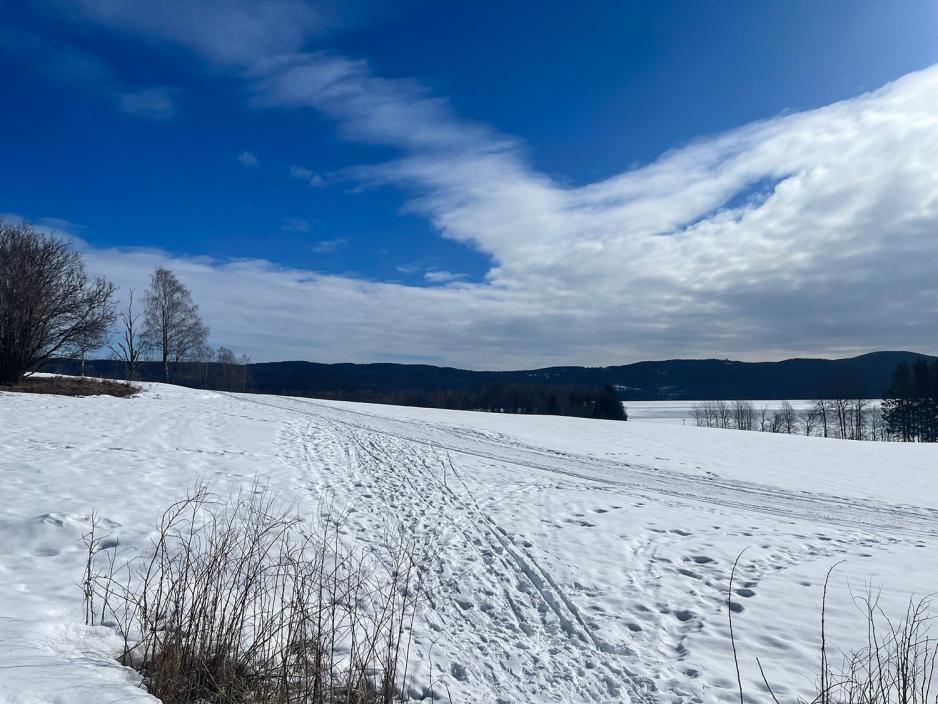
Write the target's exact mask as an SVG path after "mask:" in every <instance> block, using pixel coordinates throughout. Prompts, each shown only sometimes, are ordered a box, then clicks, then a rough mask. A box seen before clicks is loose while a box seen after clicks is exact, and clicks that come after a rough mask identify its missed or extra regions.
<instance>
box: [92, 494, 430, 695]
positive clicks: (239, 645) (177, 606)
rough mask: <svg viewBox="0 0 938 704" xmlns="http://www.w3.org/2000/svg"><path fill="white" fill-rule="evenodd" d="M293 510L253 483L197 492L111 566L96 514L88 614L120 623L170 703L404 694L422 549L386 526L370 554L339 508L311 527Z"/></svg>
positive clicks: (125, 657)
mask: <svg viewBox="0 0 938 704" xmlns="http://www.w3.org/2000/svg"><path fill="white" fill-rule="evenodd" d="M294 511H295V507H294V506H292V505H290V506H286V507H281V506H280V502H279V500H278V498H277V497H276V496H275V495H273V494H271V493H270V492H269V491H267V490H266V489H265V488H263V487H259V486H256V485H255V486H254V487H252V489H251V490H250V491H247V492H245V493H239V494H237V495H235V496H232V497H230V498H228V499H226V500H220V499H219V498H218V497H217V496H214V495H212V494H211V493H210V492H209V491H208V490H207V489H205V488H200V489H197V490H196V491H194V492H192V493H191V494H190V495H189V496H187V497H186V498H184V499H183V500H181V501H179V502H177V503H175V504H173V505H172V506H171V507H170V508H168V509H167V510H166V511H164V512H163V514H162V518H161V519H160V523H159V526H158V531H157V538H156V539H155V540H154V544H153V548H152V551H151V552H149V553H148V554H147V555H134V556H132V557H131V558H130V559H128V560H126V561H125V562H123V563H122V564H119V565H118V564H117V551H116V550H115V549H106V548H108V547H109V546H111V543H112V541H110V540H109V539H108V538H107V537H106V536H100V535H98V534H96V525H94V523H93V527H92V530H91V532H90V533H89V534H88V535H87V536H86V543H87V546H88V561H87V566H86V571H85V576H84V580H83V584H84V592H85V609H86V620H87V622H88V623H89V624H96V623H98V624H104V625H110V626H112V627H113V628H115V629H116V630H117V632H118V633H119V634H120V635H121V636H122V637H123V640H124V648H123V652H122V653H121V654H120V660H121V661H122V662H123V663H124V664H127V665H130V666H132V667H134V668H135V669H136V670H138V671H139V672H140V673H141V674H142V675H143V682H144V684H145V686H146V687H147V689H148V690H149V692H150V693H151V694H153V695H154V696H156V697H158V698H160V699H161V700H162V701H163V702H166V703H167V704H190V703H195V702H210V703H213V704H214V703H218V704H221V703H225V704H229V703H230V704H235V703H240V702H252V703H260V702H264V703H277V704H288V703H294V702H304V703H309V704H332V703H334V702H354V703H356V704H364V703H365V702H369V703H376V702H381V703H383V704H389V703H390V702H393V701H398V700H403V695H402V694H400V693H401V692H403V691H406V686H405V684H406V679H407V662H406V653H407V651H408V649H409V638H410V636H409V633H410V626H411V624H412V621H413V618H414V614H415V612H416V609H417V607H418V604H419V601H420V598H421V594H422V582H421V578H422V575H423V574H424V571H423V568H424V566H423V565H422V564H421V561H420V560H419V559H418V557H419V555H418V550H417V546H416V545H415V544H414V543H413V542H412V541H410V540H408V539H406V538H405V537H404V536H403V535H401V534H397V535H396V536H390V537H391V540H392V541H393V542H392V543H391V547H390V549H389V550H388V552H387V553H386V554H385V555H384V556H383V557H382V558H380V559H379V558H378V556H376V555H372V554H365V553H363V552H361V551H356V550H353V549H349V548H346V547H344V546H343V544H342V542H341V540H340V533H341V529H342V525H343V522H344V517H343V516H341V515H335V514H334V513H331V512H329V511H320V515H319V518H318V520H317V521H314V523H315V524H316V525H315V526H310V525H308V524H307V523H308V522H307V521H304V520H302V519H301V518H300V517H299V516H297V515H295V513H294ZM385 544H387V543H385Z"/></svg>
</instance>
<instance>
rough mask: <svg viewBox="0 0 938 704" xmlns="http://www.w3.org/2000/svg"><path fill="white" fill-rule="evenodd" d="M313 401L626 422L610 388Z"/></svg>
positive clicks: (358, 394)
mask: <svg viewBox="0 0 938 704" xmlns="http://www.w3.org/2000/svg"><path fill="white" fill-rule="evenodd" d="M316 397H317V398H327V399H333V400H336V401H359V402H364V403H388V404H393V405H395V406H421V407H424V408H447V409H451V410H456V411H487V412H489V413H513V414H522V415H556V416H573V417H575V418H603V419H607V420H628V414H627V413H626V410H625V407H624V406H623V405H622V401H620V400H619V395H618V393H617V392H616V389H615V387H613V386H601V387H583V386H549V385H547V384H489V385H485V386H482V387H481V388H478V389H471V388H470V389H430V390H397V391H376V390H370V389H358V390H351V391H349V390H343V391H321V392H316Z"/></svg>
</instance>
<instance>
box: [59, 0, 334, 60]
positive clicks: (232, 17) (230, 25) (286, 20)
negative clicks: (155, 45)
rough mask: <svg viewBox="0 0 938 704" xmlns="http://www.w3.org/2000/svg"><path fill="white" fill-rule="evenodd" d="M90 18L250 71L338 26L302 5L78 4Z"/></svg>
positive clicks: (77, 0) (205, 1)
mask: <svg viewBox="0 0 938 704" xmlns="http://www.w3.org/2000/svg"><path fill="white" fill-rule="evenodd" d="M69 4H71V5H72V6H74V7H75V8H76V9H78V10H79V11H80V12H81V13H82V14H83V15H84V16H85V17H87V18H88V19H90V20H92V21H94V22H97V23H99V24H103V25H106V26H108V27H111V28H113V29H117V30H119V31H122V32H127V33H132V34H142V35H146V36H150V37H157V38H159V39H162V40H166V41H170V42H173V43H177V44H180V45H182V46H185V47H187V48H189V49H191V50H193V51H195V52H196V53H198V54H200V55H201V56H203V57H205V58H207V59H209V60H211V61H214V62H216V63H219V64H228V65H235V66H238V65H248V64H250V63H252V62H253V61H255V60H257V59H260V58H264V57H266V56H270V55H272V54H277V53H281V52H292V51H297V50H298V49H301V48H302V47H303V45H304V44H305V42H306V40H307V38H308V37H309V36H310V35H313V34H316V33H317V32H319V31H322V30H323V29H326V28H328V27H329V26H330V25H331V24H333V23H334V22H335V19H334V18H333V17H329V16H328V15H327V14H326V13H325V10H324V8H323V7H321V6H320V7H316V8H314V7H313V6H312V5H311V4H309V3H306V2H303V1H302V0H264V2H253V1H252V0H200V1H199V2H192V1H190V0H161V1H160V2H140V1H139V0H72V1H71V2H70V3H69Z"/></svg>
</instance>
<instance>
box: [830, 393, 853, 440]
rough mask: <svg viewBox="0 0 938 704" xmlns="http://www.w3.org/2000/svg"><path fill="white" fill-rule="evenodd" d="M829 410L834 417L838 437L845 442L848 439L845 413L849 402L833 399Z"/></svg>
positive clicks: (848, 407)
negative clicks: (838, 431) (838, 433)
mask: <svg viewBox="0 0 938 704" xmlns="http://www.w3.org/2000/svg"><path fill="white" fill-rule="evenodd" d="M830 404H831V409H832V410H833V412H834V416H835V418H836V420H837V427H838V429H839V430H840V437H841V438H843V439H844V440H846V439H847V438H848V437H850V434H849V431H848V426H849V423H848V422H847V412H848V411H849V409H850V401H849V400H848V399H845V398H835V399H834V400H833V401H831V402H830Z"/></svg>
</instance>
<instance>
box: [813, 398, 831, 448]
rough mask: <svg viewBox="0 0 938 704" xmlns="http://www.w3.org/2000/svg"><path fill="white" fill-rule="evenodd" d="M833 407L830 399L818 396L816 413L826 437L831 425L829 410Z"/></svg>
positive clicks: (815, 407)
mask: <svg viewBox="0 0 938 704" xmlns="http://www.w3.org/2000/svg"><path fill="white" fill-rule="evenodd" d="M830 409H831V405H830V402H829V401H826V400H824V399H821V398H818V399H815V400H814V415H815V417H816V418H817V420H818V421H819V422H820V424H821V431H822V433H823V434H824V437H825V438H826V437H827V436H828V430H829V427H830V416H829V415H828V412H829V411H830Z"/></svg>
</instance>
